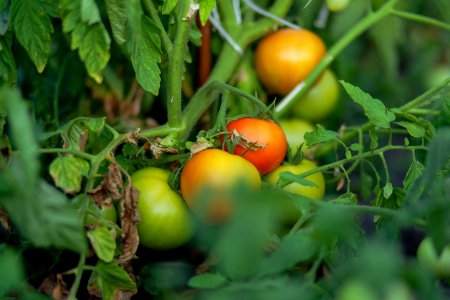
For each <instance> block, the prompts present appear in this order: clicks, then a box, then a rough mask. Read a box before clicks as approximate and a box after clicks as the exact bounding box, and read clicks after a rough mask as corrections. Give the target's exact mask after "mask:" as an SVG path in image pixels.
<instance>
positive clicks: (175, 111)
mask: <svg viewBox="0 0 450 300" xmlns="http://www.w3.org/2000/svg"><path fill="white" fill-rule="evenodd" d="M190 4H191V1H188V0H185V1H180V2H179V4H178V5H181V7H180V9H181V11H182V13H181V15H182V16H183V18H182V19H181V20H177V21H178V23H177V29H176V32H175V39H174V44H173V49H172V51H171V52H169V57H168V59H169V64H168V70H167V75H168V79H167V119H168V124H169V126H170V127H173V128H179V127H180V125H181V100H182V94H181V91H182V81H183V68H184V55H185V54H186V47H187V41H188V38H189V29H190V26H191V20H192V17H188V12H189V8H190Z"/></svg>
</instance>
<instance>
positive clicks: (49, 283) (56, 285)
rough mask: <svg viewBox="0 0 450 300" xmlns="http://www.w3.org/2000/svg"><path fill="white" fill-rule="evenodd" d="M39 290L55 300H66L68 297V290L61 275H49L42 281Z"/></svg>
mask: <svg viewBox="0 0 450 300" xmlns="http://www.w3.org/2000/svg"><path fill="white" fill-rule="evenodd" d="M39 290H40V291H42V292H44V293H45V294H47V295H49V296H51V297H52V298H53V299H56V300H60V299H67V297H68V296H69V290H68V289H67V284H66V283H65V282H64V280H63V278H62V274H56V276H55V275H54V274H50V275H49V276H48V277H46V278H45V279H44V281H43V282H42V284H41V286H40V287H39Z"/></svg>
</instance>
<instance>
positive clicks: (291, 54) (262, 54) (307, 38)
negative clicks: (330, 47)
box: [255, 29, 326, 95]
mask: <svg viewBox="0 0 450 300" xmlns="http://www.w3.org/2000/svg"><path fill="white" fill-rule="evenodd" d="M325 53H326V48H325V44H324V43H323V42H322V40H321V39H320V37H319V36H318V35H316V34H315V33H314V32H312V31H309V30H306V29H300V30H295V29H282V30H279V31H277V32H275V33H272V34H270V35H268V36H266V37H265V38H263V39H262V40H261V41H260V42H259V43H258V46H257V47H256V50H255V68H256V72H257V73H258V76H259V78H260V80H261V82H262V83H263V85H264V86H265V87H266V89H267V90H268V91H269V92H272V93H275V94H280V95H285V94H287V93H289V92H290V91H291V90H292V89H293V88H294V87H295V86H296V85H297V84H298V83H300V82H301V81H303V80H304V79H305V78H306V77H307V76H308V75H309V74H310V73H311V71H312V70H313V69H314V68H315V67H316V66H317V64H318V63H319V62H320V60H321V59H322V57H323V56H324V55H325Z"/></svg>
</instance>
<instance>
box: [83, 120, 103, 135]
mask: <svg viewBox="0 0 450 300" xmlns="http://www.w3.org/2000/svg"><path fill="white" fill-rule="evenodd" d="M105 122H106V118H105V117H103V118H86V119H83V120H82V121H81V123H82V124H83V125H85V126H86V127H87V128H88V129H89V130H90V131H93V132H99V131H101V130H103V128H104V127H105Z"/></svg>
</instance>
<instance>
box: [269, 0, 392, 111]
mask: <svg viewBox="0 0 450 300" xmlns="http://www.w3.org/2000/svg"><path fill="white" fill-rule="evenodd" d="M397 1H398V0H390V1H388V2H387V3H386V4H385V5H383V6H382V7H381V8H380V9H379V10H377V11H376V12H374V13H371V14H369V15H367V16H366V17H365V18H364V19H362V20H361V21H359V22H358V23H356V25H355V26H353V27H352V29H351V30H350V31H348V33H347V34H346V35H344V36H343V37H342V38H341V39H339V41H338V42H337V43H336V44H334V46H333V47H332V48H331V49H330V50H329V51H328V52H327V54H326V55H325V56H324V57H323V59H322V60H321V61H320V63H319V64H318V65H317V66H316V68H315V69H314V70H313V71H312V72H311V74H309V76H308V77H307V78H306V79H305V81H303V82H300V83H299V84H298V85H297V86H296V87H295V88H294V89H293V90H292V91H291V92H290V93H289V94H288V95H286V96H285V97H284V98H283V99H282V100H281V101H280V102H279V103H278V105H277V106H276V107H275V116H276V117H280V116H282V115H283V114H285V113H286V112H287V111H288V110H289V108H291V107H292V105H294V104H295V102H296V101H297V100H298V99H300V98H301V97H302V96H303V95H305V94H306V92H307V91H308V90H309V89H310V88H311V87H312V85H313V84H314V82H315V81H316V79H317V78H318V77H319V76H320V74H321V73H322V71H324V70H325V69H326V68H327V67H328V66H329V65H330V64H331V62H332V61H333V60H334V59H335V57H336V56H337V55H338V54H339V53H340V52H341V51H342V50H344V49H345V48H346V47H347V46H348V45H349V44H350V43H351V42H353V40H355V39H356V38H357V37H358V36H359V35H361V34H362V33H363V32H364V31H366V30H367V29H368V28H370V27H371V26H372V25H374V24H375V23H377V22H378V21H380V20H381V19H383V18H384V17H386V16H388V15H389V13H390V12H391V8H392V7H393V5H394V4H395V3H396V2H397Z"/></svg>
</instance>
